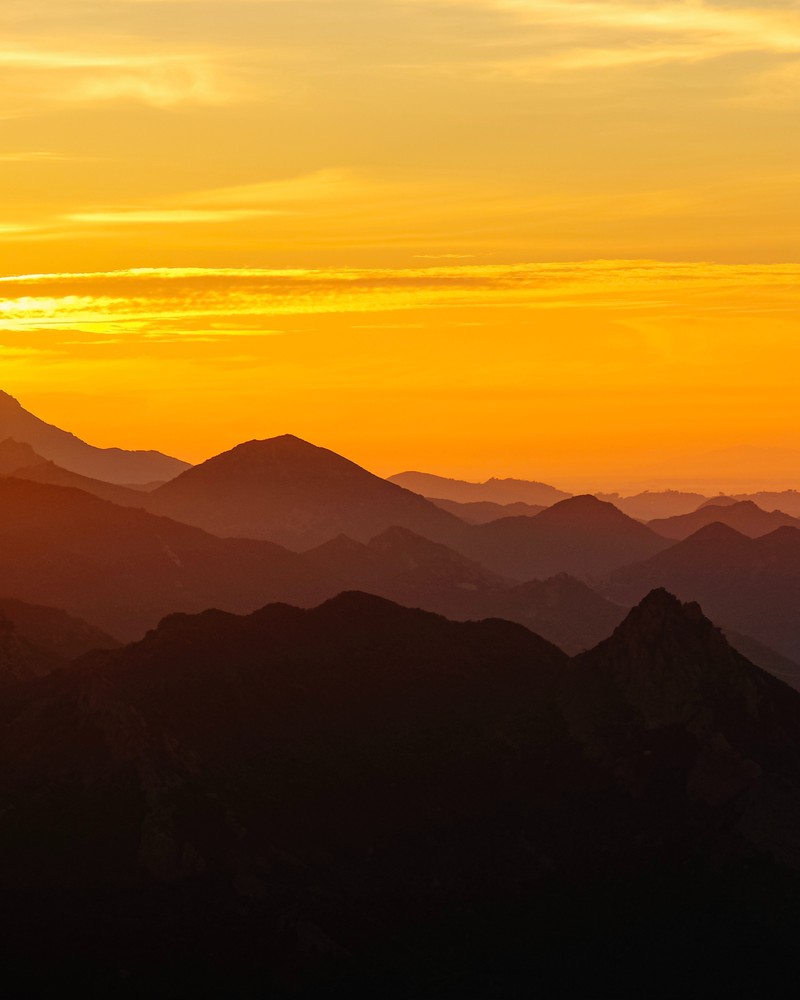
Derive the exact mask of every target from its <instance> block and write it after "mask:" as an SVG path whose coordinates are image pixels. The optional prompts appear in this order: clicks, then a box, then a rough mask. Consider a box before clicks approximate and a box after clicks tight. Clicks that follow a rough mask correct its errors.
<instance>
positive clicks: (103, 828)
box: [0, 592, 800, 997]
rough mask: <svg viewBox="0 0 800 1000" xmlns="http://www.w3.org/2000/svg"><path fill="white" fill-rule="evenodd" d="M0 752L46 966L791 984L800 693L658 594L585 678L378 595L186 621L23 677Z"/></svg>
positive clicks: (10, 901) (455, 982)
mask: <svg viewBox="0 0 800 1000" xmlns="http://www.w3.org/2000/svg"><path fill="white" fill-rule="evenodd" d="M0 750H2V752H1V753H0V794H2V796H3V800H4V802H5V803H7V804H8V807H7V808H5V809H4V810H3V811H2V812H0V843H2V845H3V851H2V852H0V885H2V887H3V890H4V898H5V900H6V903H7V905H9V906H12V907H13V912H14V920H13V922H11V923H10V925H9V927H8V929H7V931H6V935H5V939H4V945H3V946H4V947H5V948H6V949H8V954H9V956H11V957H12V960H13V963H14V967H15V968H17V969H18V968H19V967H20V966H22V968H23V969H24V971H25V972H26V973H27V974H28V975H29V976H32V977H34V976H39V977H42V976H46V975H47V973H48V971H50V972H51V974H52V980H53V982H58V981H59V980H61V981H63V979H62V977H63V975H64V973H65V971H67V970H71V981H72V982H75V981H76V977H75V973H76V966H77V967H78V969H79V968H80V966H79V962H80V961H81V960H83V961H88V962H90V963H92V964H91V966H90V972H91V975H92V977H93V981H94V983H95V984H97V982H98V979H99V980H100V981H101V982H103V980H102V979H101V978H100V973H102V972H103V971H105V972H106V973H107V976H108V980H107V982H108V983H111V982H113V981H114V977H118V976H119V969H120V968H124V969H125V970H126V982H127V986H128V988H129V990H131V989H132V990H133V991H134V992H136V991H142V990H146V989H152V988H154V987H155V986H156V985H157V986H158V989H159V990H160V991H162V992H164V991H165V990H167V989H169V988H177V987H178V985H180V988H181V990H182V991H185V990H187V989H188V990H189V991H194V990H197V989H202V990H204V991H206V992H207V993H209V994H211V995H214V994H216V995H219V991H220V990H222V991H224V992H225V995H235V996H240V995H241V996H243V995H253V991H254V990H255V992H256V993H260V994H268V995H284V993H285V992H288V993H289V994H290V995H295V996H297V995H298V994H302V993H303V992H304V990H306V989H307V988H308V992H307V993H306V995H330V993H331V991H333V990H334V989H335V988H337V989H345V990H347V991H348V993H349V995H353V991H354V990H355V989H356V988H357V987H359V988H360V989H361V990H362V991H363V995H366V996H376V995H381V996H393V997H401V996H402V997H408V996H437V997H441V996H445V995H447V996H464V995H477V996H489V995H493V994H494V995H498V996H514V995H525V994H527V993H528V992H529V991H530V988H531V985H532V983H535V985H536V988H537V989H543V990H545V991H546V992H547V993H548V995H557V991H561V992H562V993H563V992H564V991H567V995H574V994H571V993H569V990H571V989H578V988H580V989H581V990H583V991H586V990H589V991H591V988H592V983H595V984H596V982H597V977H598V975H600V976H601V977H602V980H603V982H604V983H605V984H606V985H607V986H612V987H613V988H614V989H615V990H617V991H618V990H620V989H622V988H623V987H624V988H626V989H633V988H635V987H636V985H637V984H638V983H640V982H642V981H649V980H650V977H652V974H653V968H657V969H658V970H659V989H660V988H661V987H664V989H665V992H664V993H662V994H660V995H665V996H666V995H674V994H672V993H671V990H673V989H674V988H676V987H677V986H678V984H680V983H683V984H685V982H686V981H687V978H686V977H687V976H691V977H692V981H693V982H698V983H705V982H709V983H713V984H714V987H715V989H720V988H723V987H724V988H731V987H732V986H733V985H736V986H738V987H740V988H745V989H752V988H755V985H756V984H759V985H760V987H761V988H762V989H766V990H767V991H768V992H770V991H771V989H772V985H773V979H772V975H773V973H778V974H784V973H785V972H786V971H788V968H789V967H790V966H791V961H792V958H791V956H792V955H793V952H792V949H791V947H789V945H790V942H791V941H792V940H793V939H794V937H795V936H796V933H797V929H798V927H800V920H798V913H799V912H800V906H799V902H800V887H799V886H798V881H797V877H796V871H797V867H798V864H800V853H798V848H799V847H800V836H798V834H797V829H798V827H797V824H796V822H795V819H796V817H797V815H798V814H800V696H798V695H796V694H795V693H794V692H792V691H791V690H789V689H787V688H785V687H784V686H783V685H782V684H780V683H778V682H777V681H774V680H772V679H771V678H769V677H766V676H765V675H763V674H762V673H761V672H760V671H758V670H757V669H756V668H754V667H753V666H752V665H751V664H749V663H748V662H747V661H746V660H744V658H742V657H741V656H739V655H738V654H736V653H735V652H733V651H732V650H731V649H730V647H729V646H728V645H727V644H726V643H725V641H724V639H723V638H722V636H721V634H720V633H719V632H718V631H717V630H716V629H715V628H714V627H713V626H712V625H711V624H710V623H709V622H708V621H707V620H706V619H705V618H704V617H703V616H702V614H701V612H700V611H699V609H698V608H697V607H695V606H682V605H681V604H680V603H679V602H678V601H676V600H675V599H674V598H672V597H670V596H669V595H667V594H665V593H663V592H658V593H654V594H651V595H650V596H649V597H648V598H647V599H646V600H645V601H644V602H643V603H642V605H641V606H640V607H638V608H636V609H634V610H633V611H632V612H631V613H630V615H629V616H628V617H627V618H626V620H625V621H624V622H623V623H622V625H621V626H620V627H619V628H618V629H617V630H616V631H615V633H614V635H613V636H612V637H611V638H610V639H609V640H607V641H606V642H604V643H603V644H601V645H600V646H599V647H598V648H597V649H595V650H593V651H591V652H589V653H587V654H585V655H584V656H582V657H580V658H578V659H577V660H576V661H575V662H574V663H572V664H571V663H570V662H569V661H568V660H567V659H566V658H565V657H564V656H563V654H561V653H559V652H558V651H557V650H555V649H554V648H553V647H551V646H549V645H548V644H547V643H544V642H543V641H542V640H540V639H538V638H537V637H535V636H533V635H532V634H531V633H529V632H527V631H526V630H524V629H522V628H521V627H519V626H514V625H510V624H508V623H503V622H496V621H490V622H483V623H453V622H447V621H445V620H443V619H441V618H438V617H436V616H432V615H427V614H424V613H422V612H416V611H410V610H407V609H402V608H398V607H397V606H395V605H392V604H390V603H388V602H385V601H381V600H380V599H377V598H374V597H369V596H367V595H363V594H345V595H342V596H341V597H339V598H337V599H336V600H334V601H331V602H328V603H327V604H325V605H323V606H321V607H319V608H317V609H314V610H312V611H300V610H298V609H296V608H290V607H286V606H280V605H278V606H271V607H268V608H265V609H263V610H262V611H260V612H257V613H256V614H254V615H252V616H250V617H248V618H236V617H234V616H231V615H227V614H223V613H220V612H207V613H205V614H203V615H200V616H196V617H187V616H182V615H178V616H173V617H171V618H169V619H167V620H166V621H165V622H163V623H162V625H161V626H160V627H159V628H158V629H157V630H156V631H154V632H153V633H151V634H150V635H149V636H148V637H147V638H146V639H145V640H144V641H143V642H141V643H139V644H137V645H135V646H132V647H129V648H127V649H124V650H121V651H118V652H114V653H104V654H95V655H93V656H92V657H90V658H88V659H87V660H85V661H84V662H83V663H82V664H81V665H80V666H78V667H77V668H73V669H72V670H70V671H66V672H61V673H59V674H57V675H54V676H53V677H52V678H49V679H47V680H46V681H45V682H43V684H42V683H39V684H37V685H36V686H34V687H31V689H30V693H29V695H28V700H27V702H26V703H25V704H23V705H22V706H21V707H20V710H19V711H18V713H17V714H16V716H15V717H14V718H12V719H10V720H9V719H7V720H6V721H5V724H4V725H3V726H2V727H0ZM56 764H57V766H56ZM54 817H56V818H57V821H56V822H54ZM43 846H46V850H43V849H42V848H43ZM32 886H35V887H36V889H35V891H34V892H32V891H31V887H32ZM54 917H56V918H57V919H55V920H54ZM86 940H90V941H91V942H92V948H91V949H89V950H87V949H85V948H84V949H82V948H80V946H79V945H80V942H81V941H86ZM745 944H747V945H748V946H747V947H745ZM781 955H785V956H786V957H785V960H784V962H783V964H782V965H780V966H777V965H776V964H775V963H776V962H777V961H778V960H779V959H780V956H781ZM104 965H105V970H104V969H103V966H104ZM98 966H100V969H99V970H98ZM7 968H8V965H7ZM747 973H751V974H752V975H753V982H752V983H751V982H750V981H749V980H747V979H745V978H744V977H745V976H746V974H747ZM642 977H643V978H642ZM29 982H30V980H29ZM554 991H556V992H554ZM359 995H362V994H359ZM584 995H586V994H584ZM588 995H591V992H590V993H589V994H588ZM770 995H775V994H773V993H771V992H770Z"/></svg>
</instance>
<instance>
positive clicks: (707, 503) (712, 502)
mask: <svg viewBox="0 0 800 1000" xmlns="http://www.w3.org/2000/svg"><path fill="white" fill-rule="evenodd" d="M735 503H740V501H739V500H737V499H736V497H729V496H725V494H724V493H721V494H720V495H719V496H718V497H709V498H708V500H704V501H703V502H702V503H701V504H700V506H699V507H698V508H697V509H698V510H702V508H703V507H731V506H732V505H733V504H735Z"/></svg>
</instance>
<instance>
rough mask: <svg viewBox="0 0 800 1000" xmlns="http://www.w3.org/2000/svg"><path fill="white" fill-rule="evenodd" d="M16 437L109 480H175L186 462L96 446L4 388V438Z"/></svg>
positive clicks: (0, 403) (0, 404)
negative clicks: (24, 404)
mask: <svg viewBox="0 0 800 1000" xmlns="http://www.w3.org/2000/svg"><path fill="white" fill-rule="evenodd" d="M6 438H13V439H14V440H15V441H18V442H23V443H25V444H29V445H31V447H32V448H33V449H34V451H36V452H37V453H38V454H39V455H41V456H42V457H44V458H46V459H49V460H50V461H52V462H55V463H56V464H57V465H60V466H61V467H62V468H64V469H69V470H70V471H71V472H77V473H79V474H80V475H82V476H88V477H89V478H91V479H99V480H102V481H104V482H109V483H148V482H152V481H154V480H161V479H171V478H172V477H173V476H177V475H178V474H179V473H180V472H182V471H183V470H184V469H187V468H189V466H188V464H187V463H186V462H181V461H180V460H179V459H177V458H170V457H169V456H167V455H162V454H161V453H160V452H157V451H125V450H123V449H121V448H95V447H94V446H92V445H89V444H87V443H86V442H85V441H81V439H80V438H77V437H75V435H74V434H70V433H68V432H67V431H62V430H60V429H59V428H58V427H54V426H52V424H48V423H45V422H44V421H43V420H40V419H39V418H38V417H36V416H34V415H33V414H32V413H29V412H28V411H27V410H25V409H23V407H22V405H21V404H20V403H19V402H18V401H17V400H16V399H14V397H13V396H9V395H8V393H5V392H1V391H0V440H4V439H6Z"/></svg>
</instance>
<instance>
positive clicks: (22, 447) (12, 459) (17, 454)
mask: <svg viewBox="0 0 800 1000" xmlns="http://www.w3.org/2000/svg"><path fill="white" fill-rule="evenodd" d="M44 461H45V460H44V459H43V458H42V456H41V455H37V454H36V452H35V451H34V450H33V448H31V446H30V445H29V444H25V443H24V442H22V441H15V440H14V439H13V438H6V440H5V441H0V476H7V475H10V474H12V473H14V472H16V471H17V470H18V469H30V468H33V467H35V466H37V465H41V464H42V463H43V462H44Z"/></svg>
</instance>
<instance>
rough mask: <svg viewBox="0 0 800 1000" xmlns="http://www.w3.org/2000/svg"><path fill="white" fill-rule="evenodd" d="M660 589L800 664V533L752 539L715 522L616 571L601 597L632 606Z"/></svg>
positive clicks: (784, 532)
mask: <svg viewBox="0 0 800 1000" xmlns="http://www.w3.org/2000/svg"><path fill="white" fill-rule="evenodd" d="M655 586H664V587H667V588H668V589H669V590H671V591H672V592H673V593H676V594H678V596H680V597H681V598H683V599H685V600H697V601H700V602H701V603H702V605H703V607H704V608H705V609H706V610H707V611H708V613H709V614H710V615H711V616H712V617H713V618H714V620H715V621H717V622H719V623H720V625H723V626H725V627H726V628H731V629H734V630H735V631H737V632H739V633H744V634H745V635H748V636H751V637H752V638H754V639H757V640H759V641H760V642H763V643H765V644H766V645H767V646H769V647H771V648H772V649H774V650H776V651H777V652H778V653H782V654H783V655H784V656H787V657H789V658H790V659H791V660H794V661H797V660H798V659H800V631H799V630H798V627H797V621H798V617H797V609H798V607H800V531H798V529H796V528H779V529H778V530H777V531H773V532H771V533H770V534H769V535H764V536H763V537H761V538H753V539H751V538H747V537H745V536H744V535H741V534H739V533H738V532H737V531H734V530H733V528H729V527H727V526H726V525H723V524H719V523H715V524H710V525H708V527H705V528H701V529H700V531H698V532H696V533H695V534H694V535H691V536H690V537H689V538H687V539H685V540H684V541H681V542H678V543H677V544H675V545H673V546H671V547H670V548H668V549H666V550H665V551H664V552H661V553H659V554H658V555H656V556H653V557H652V558H651V559H648V560H645V561H643V562H639V563H637V564H634V565H631V566H627V567H625V568H624V569H621V570H619V571H617V572H615V573H613V574H612V575H611V576H610V577H609V578H608V581H607V583H606V585H604V588H603V590H604V593H606V594H607V595H608V596H609V597H611V598H612V599H614V600H619V601H625V602H628V603H633V602H635V601H636V600H639V599H640V598H641V597H642V595H643V594H645V593H647V592H648V591H649V590H651V589H652V588H653V587H655Z"/></svg>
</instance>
